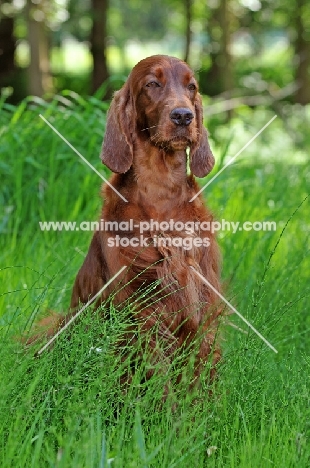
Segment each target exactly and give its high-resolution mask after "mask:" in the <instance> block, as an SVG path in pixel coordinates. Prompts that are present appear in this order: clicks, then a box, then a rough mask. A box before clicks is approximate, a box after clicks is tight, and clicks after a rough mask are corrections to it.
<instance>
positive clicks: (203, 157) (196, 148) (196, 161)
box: [190, 94, 214, 177]
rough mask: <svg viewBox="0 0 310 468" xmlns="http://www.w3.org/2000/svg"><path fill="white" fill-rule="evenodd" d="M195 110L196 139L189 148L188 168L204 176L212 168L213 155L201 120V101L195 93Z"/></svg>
mask: <svg viewBox="0 0 310 468" xmlns="http://www.w3.org/2000/svg"><path fill="white" fill-rule="evenodd" d="M195 110H196V119H197V132H198V140H197V143H195V145H193V147H192V148H191V150H190V169H191V171H192V173H193V174H194V175H195V176H197V177H205V176H206V175H207V174H209V172H211V171H212V169H213V166H214V156H213V154H212V151H211V148H210V145H209V141H208V132H207V130H206V129H205V127H204V126H203V122H202V120H203V116H202V102H201V97H200V95H199V94H198V95H197V99H196V103H195Z"/></svg>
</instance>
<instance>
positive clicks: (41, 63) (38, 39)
mask: <svg viewBox="0 0 310 468" xmlns="http://www.w3.org/2000/svg"><path fill="white" fill-rule="evenodd" d="M36 10H37V12H38V11H39V9H38V7H37V6H36V5H34V4H33V3H32V1H31V0H27V4H26V18H27V28H28V43H29V49H30V63H29V67H28V92H29V94H31V95H34V96H40V97H41V96H43V95H44V94H45V93H47V92H51V91H52V89H53V85H52V77H51V73H50V61H49V43H48V36H47V31H46V26H45V23H44V21H38V20H37V19H36Z"/></svg>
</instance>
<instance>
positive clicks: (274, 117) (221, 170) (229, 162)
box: [190, 115, 277, 202]
mask: <svg viewBox="0 0 310 468" xmlns="http://www.w3.org/2000/svg"><path fill="white" fill-rule="evenodd" d="M276 118H277V115H274V116H273V117H272V119H270V120H269V122H267V123H266V125H264V126H263V128H261V129H260V131H259V132H257V133H256V135H254V136H253V137H252V138H251V140H249V141H248V142H247V144H246V145H244V146H243V148H241V150H239V151H238V153H237V154H236V155H235V156H234V157H233V158H231V159H230V160H229V161H228V163H227V164H225V166H224V167H222V169H220V170H219V171H218V172H217V173H216V174H215V176H214V177H212V179H210V180H209V181H208V182H207V183H206V185H204V186H203V187H202V189H200V190H199V192H197V193H196V195H194V196H193V198H191V199H190V202H192V201H194V200H195V198H197V197H198V195H199V194H200V193H201V192H203V191H204V189H205V188H207V187H208V185H210V184H211V182H213V181H214V180H215V179H216V178H217V177H218V176H219V175H220V174H221V173H222V172H223V171H224V169H226V167H228V166H229V165H230V164H231V163H232V162H233V161H234V160H235V159H236V157H237V156H239V154H241V153H242V151H244V150H245V149H246V148H247V147H248V146H249V145H250V144H251V143H252V141H254V140H255V138H257V137H258V135H260V134H261V133H262V132H263V131H264V130H265V128H267V127H268V125H270V124H271V122H273V121H274V119H276Z"/></svg>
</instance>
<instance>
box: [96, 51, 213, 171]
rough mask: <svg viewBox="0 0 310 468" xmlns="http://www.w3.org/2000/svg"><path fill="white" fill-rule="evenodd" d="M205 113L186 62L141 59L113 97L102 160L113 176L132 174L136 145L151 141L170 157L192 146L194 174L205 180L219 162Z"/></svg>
mask: <svg viewBox="0 0 310 468" xmlns="http://www.w3.org/2000/svg"><path fill="white" fill-rule="evenodd" d="M202 114H203V113H202V102H201V96H200V94H199V92H198V84H197V81H196V80H195V77H194V73H193V71H192V70H191V69H190V68H189V66H188V65H187V64H186V63H185V62H183V61H182V60H179V59H177V58H174V57H168V56H165V55H155V56H152V57H148V58H146V59H144V60H141V62H139V63H138V64H137V65H136V66H135V67H134V68H133V70H132V72H131V73H130V75H129V77H128V80H127V81H126V83H125V84H124V86H123V87H122V88H121V89H120V90H119V91H117V92H116V93H115V95H114V99H113V101H112V104H111V107H110V109H109V112H108V118H107V127H106V134H105V139H104V142H103V146H102V153H101V159H102V162H103V163H104V164H106V165H107V166H108V167H109V168H110V169H111V170H112V171H113V172H118V173H124V172H127V171H128V170H129V168H130V167H131V165H132V162H133V150H134V144H135V143H136V142H137V141H138V140H140V141H141V140H142V141H145V140H148V141H149V142H150V144H152V145H155V146H158V147H160V148H162V149H163V150H164V151H166V152H167V153H168V152H169V153H173V152H175V151H179V150H185V149H186V148H187V147H189V148H190V168H191V171H192V172H193V174H194V175H196V176H198V177H204V176H205V175H207V174H208V173H209V172H210V171H211V169H212V168H213V165H214V158H213V155H212V152H211V150H210V146H209V142H208V135H207V130H206V129H205V128H204V126H203V122H202V120H203V115H202Z"/></svg>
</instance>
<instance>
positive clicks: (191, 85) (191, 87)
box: [187, 83, 196, 91]
mask: <svg viewBox="0 0 310 468" xmlns="http://www.w3.org/2000/svg"><path fill="white" fill-rule="evenodd" d="M187 89H189V90H190V91H195V89H196V85H195V84H194V83H190V84H189V85H188V86H187Z"/></svg>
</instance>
